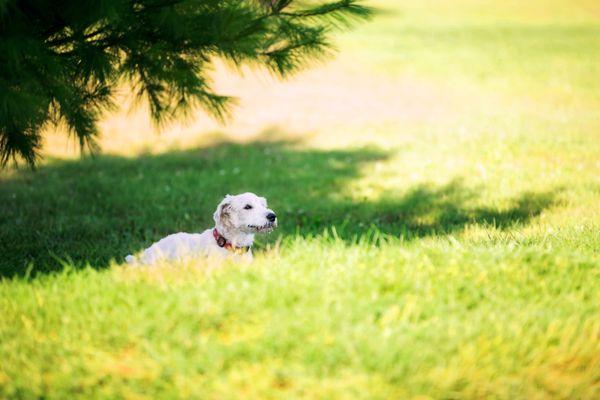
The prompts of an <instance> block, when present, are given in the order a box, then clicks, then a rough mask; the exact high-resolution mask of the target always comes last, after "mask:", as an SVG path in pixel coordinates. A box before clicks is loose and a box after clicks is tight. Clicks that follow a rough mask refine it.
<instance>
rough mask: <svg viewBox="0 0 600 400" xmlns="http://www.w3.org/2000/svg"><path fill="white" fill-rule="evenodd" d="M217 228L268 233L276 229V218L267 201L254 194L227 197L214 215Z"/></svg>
mask: <svg viewBox="0 0 600 400" xmlns="http://www.w3.org/2000/svg"><path fill="white" fill-rule="evenodd" d="M214 219H215V223H216V224H217V226H219V225H220V226H223V227H225V228H228V229H235V230H237V231H240V232H244V233H260V232H269V231H271V230H273V229H275V228H276V227H277V216H276V215H275V213H274V212H273V210H271V209H269V208H268V206H267V199H265V198H264V197H259V196H257V195H255V194H254V193H243V194H238V195H236V196H231V195H227V196H225V198H224V199H223V201H221V203H220V204H219V206H218V207H217V210H216V211H215V214H214Z"/></svg>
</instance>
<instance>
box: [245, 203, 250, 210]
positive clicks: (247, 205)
mask: <svg viewBox="0 0 600 400" xmlns="http://www.w3.org/2000/svg"><path fill="white" fill-rule="evenodd" d="M244 210H252V206H251V205H250V204H246V206H245V207H244Z"/></svg>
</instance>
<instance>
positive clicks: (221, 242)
mask: <svg viewBox="0 0 600 400" xmlns="http://www.w3.org/2000/svg"><path fill="white" fill-rule="evenodd" d="M212 232H213V237H214V238H215V241H216V242H217V246H219V247H222V248H224V249H227V250H232V251H235V250H242V249H243V250H245V251H248V250H250V246H241V247H234V246H233V244H231V242H229V241H228V240H227V239H225V236H223V235H221V234H220V233H219V231H218V230H217V228H214V229H213V231H212Z"/></svg>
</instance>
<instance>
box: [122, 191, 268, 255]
mask: <svg viewBox="0 0 600 400" xmlns="http://www.w3.org/2000/svg"><path fill="white" fill-rule="evenodd" d="M248 205H249V206H251V207H252V208H251V209H249V210H247V209H245V208H244V207H246V206H248ZM270 213H273V210H271V209H269V208H268V207H267V200H266V199H265V198H264V197H259V196H257V195H255V194H254V193H243V194H239V195H236V196H230V195H227V196H225V198H224V199H223V201H221V203H220V204H219V206H218V207H217V210H216V211H215V213H214V215H213V218H214V220H215V227H216V228H217V230H218V231H219V233H220V234H221V235H222V236H223V237H225V238H226V239H227V241H228V242H230V243H231V244H232V245H233V246H234V247H245V246H252V243H253V242H254V235H255V234H256V233H260V232H268V231H270V230H272V229H274V228H275V227H277V220H275V221H274V222H270V221H269V220H268V219H267V215H268V214H270ZM273 214H274V213H273ZM239 253H240V251H239V250H238V251H235V252H234V251H232V250H228V249H225V248H223V247H219V245H218V244H217V242H216V240H215V238H214V236H213V228H210V229H207V230H205V231H204V232H202V233H185V232H179V233H174V234H172V235H169V236H166V237H164V238H162V239H161V240H159V241H158V242H155V243H154V244H152V246H150V247H148V248H147V249H146V250H144V251H143V252H142V253H141V254H140V255H139V256H138V257H134V256H132V255H128V256H127V257H125V261H127V263H129V264H145V265H152V264H155V263H157V262H160V261H176V260H182V259H185V258H189V257H198V256H217V257H221V258H225V257H228V256H231V255H239ZM242 256H243V257H247V258H249V259H252V250H248V252H247V253H244V254H242Z"/></svg>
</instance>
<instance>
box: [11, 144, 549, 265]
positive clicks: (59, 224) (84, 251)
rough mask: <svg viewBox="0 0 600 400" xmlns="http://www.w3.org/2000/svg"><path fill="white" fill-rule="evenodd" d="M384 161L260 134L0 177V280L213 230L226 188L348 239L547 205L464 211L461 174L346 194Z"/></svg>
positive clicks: (511, 220)
mask: <svg viewBox="0 0 600 400" xmlns="http://www.w3.org/2000/svg"><path fill="white" fill-rule="evenodd" d="M389 156H390V154H389V153H386V152H384V151H381V150H378V149H373V148H361V149H353V150H318V149H307V148H303V147H301V146H298V145H297V143H294V142H291V141H272V140H271V141H269V140H263V141H255V142H252V143H247V144H236V143H231V142H226V141H223V142H219V143H216V144H214V145H211V146H209V147H204V148H198V149H193V150H186V151H172V152H169V153H165V154H160V155H142V156H139V157H136V158H126V157H118V156H99V157H96V158H94V159H82V160H75V161H64V160H54V161H51V162H50V163H49V164H48V165H47V166H44V167H42V168H40V169H39V170H38V171H35V172H32V171H28V170H26V171H20V172H17V173H15V174H13V175H12V176H10V177H8V178H6V179H4V180H3V181H0V239H1V240H0V254H1V255H2V257H0V276H3V277H11V276H15V275H23V274H24V273H25V272H26V271H27V269H28V265H31V264H33V267H31V272H32V273H33V274H37V273H42V272H48V271H53V270H57V269H60V268H61V266H60V262H59V259H67V260H69V261H71V262H72V263H73V264H74V265H76V266H82V265H85V264H86V263H89V264H90V265H92V266H93V267H96V268H102V267H105V266H106V265H108V263H109V261H110V259H117V260H122V257H123V256H124V255H126V254H128V253H130V252H132V251H136V250H139V249H142V248H144V247H147V246H148V245H149V244H151V243H152V242H153V241H155V240H157V239H158V238H160V237H162V236H164V235H166V234H169V233H172V232H178V231H199V230H203V229H206V228H207V227H210V226H212V223H213V222H212V213H213V211H214V208H215V207H216V204H217V203H218V202H219V201H220V199H221V198H222V197H223V196H224V195H225V194H226V193H239V192H243V191H252V192H256V193H259V194H261V195H264V196H266V197H267V198H268V199H269V202H270V206H271V207H272V208H273V209H275V210H276V211H277V213H278V215H279V219H280V222H281V225H280V229H279V230H278V232H279V234H281V235H290V234H299V235H302V236H308V235H317V234H320V233H322V232H323V230H324V229H326V228H329V227H335V228H336V231H337V233H338V236H340V237H341V238H342V239H343V240H348V241H350V240H354V239H355V238H356V237H359V236H360V235H362V234H364V233H365V232H366V231H367V230H368V229H369V228H370V227H372V226H375V227H376V228H377V229H378V230H379V231H380V232H382V233H385V234H390V235H402V236H403V237H405V238H407V239H414V238H420V237H423V236H428V235H433V234H445V233H451V232H453V231H455V230H457V229H461V228H462V227H464V226H465V225H466V224H493V225H495V226H496V227H499V228H500V229H503V228H506V227H508V226H512V225H515V224H524V223H526V222H527V221H528V220H529V219H531V218H532V217H535V216H537V215H539V214H540V213H541V212H542V211H543V210H544V209H545V208H547V207H549V206H551V205H552V204H553V203H554V201H555V200H554V194H553V193H537V194H536V193H525V194H523V195H521V196H520V197H518V198H516V199H511V200H509V202H508V203H509V204H508V206H507V207H506V208H504V209H502V210H500V209H496V208H494V207H490V208H486V207H481V206H470V205H469V203H473V202H474V200H477V198H478V195H477V192H476V191H475V190H473V189H470V188H466V187H465V185H463V184H462V183H461V182H460V181H454V182H451V183H449V184H447V185H443V186H434V185H420V186H417V187H414V188H412V189H411V190H409V191H408V192H400V193H387V194H386V195H385V196H384V197H382V198H381V199H379V200H377V201H371V202H361V201H357V200H356V199H353V198H352V196H351V194H350V193H347V191H346V190H345V189H346V188H347V186H348V184H349V183H350V182H351V181H352V180H354V179H357V178H358V177H359V176H360V174H361V169H362V167H363V166H365V165H366V164H369V163H373V162H377V161H382V160H385V159H387V158H388V157H389ZM271 240H273V239H271ZM263 243H264V241H263Z"/></svg>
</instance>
